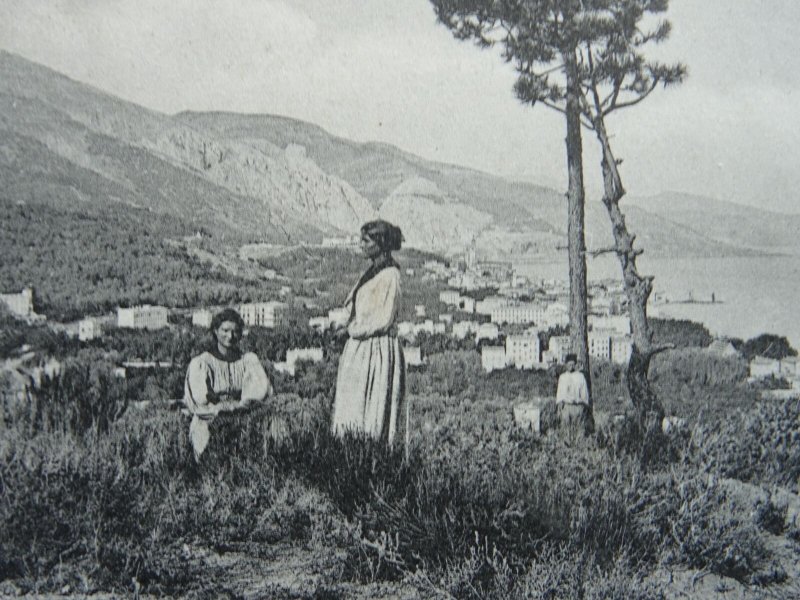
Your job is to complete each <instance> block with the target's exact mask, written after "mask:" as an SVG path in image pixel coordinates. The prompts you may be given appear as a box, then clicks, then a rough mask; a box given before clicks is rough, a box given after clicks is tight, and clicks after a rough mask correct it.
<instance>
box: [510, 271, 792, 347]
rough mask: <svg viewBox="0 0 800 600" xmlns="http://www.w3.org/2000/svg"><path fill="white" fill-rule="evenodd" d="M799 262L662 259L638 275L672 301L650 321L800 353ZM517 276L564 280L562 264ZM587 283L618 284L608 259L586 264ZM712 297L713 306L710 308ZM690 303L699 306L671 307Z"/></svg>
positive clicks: (657, 310) (616, 273)
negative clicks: (767, 337)
mask: <svg viewBox="0 0 800 600" xmlns="http://www.w3.org/2000/svg"><path fill="white" fill-rule="evenodd" d="M799 259H800V257H798V256H796V255H781V256H757V257H730V258H680V259H662V258H648V257H647V256H646V255H644V256H642V257H641V258H640V259H639V261H638V264H639V271H640V273H641V274H643V275H654V276H655V280H654V282H653V289H654V291H656V292H660V293H664V294H666V296H667V297H668V298H669V299H670V300H671V301H672V302H670V303H669V304H663V305H660V306H658V307H656V308H655V310H653V311H652V312H653V314H654V316H661V317H669V318H676V319H690V320H692V321H698V322H700V323H703V324H704V325H705V326H706V327H708V329H709V330H710V331H711V332H712V333H713V334H714V335H717V336H733V337H740V338H745V339H746V338H750V337H754V336H756V335H759V334H761V333H773V334H777V335H783V336H786V337H787V338H788V339H789V341H790V343H791V344H792V346H793V347H795V348H798V349H800V318H798V311H797V307H798V303H799V302H800V260H799ZM515 267H516V268H517V270H518V272H519V273H520V274H523V275H526V276H528V277H530V278H532V279H534V280H536V279H561V280H566V279H567V275H568V267H567V261H566V256H565V257H564V260H563V262H542V263H533V262H531V263H521V264H518V265H515ZM587 273H588V278H589V280H590V281H597V280H602V279H618V280H619V279H621V275H620V266H619V263H618V262H617V260H616V258H615V257H614V256H610V255H609V256H601V257H598V258H594V259H589V262H588V264H587ZM712 294H713V295H714V298H715V299H716V300H717V303H715V304H711V303H709V301H710V300H711V297H712ZM688 299H693V300H694V301H702V303H676V301H682V300H688Z"/></svg>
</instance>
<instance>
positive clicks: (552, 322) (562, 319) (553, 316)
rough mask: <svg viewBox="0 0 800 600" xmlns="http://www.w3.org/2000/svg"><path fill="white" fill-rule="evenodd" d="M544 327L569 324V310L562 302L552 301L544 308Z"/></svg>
mask: <svg viewBox="0 0 800 600" xmlns="http://www.w3.org/2000/svg"><path fill="white" fill-rule="evenodd" d="M541 324H542V325H543V326H544V327H557V326H559V325H561V326H567V325H569V310H568V309H567V307H566V306H565V305H563V304H561V303H560V302H551V303H550V304H548V305H547V307H546V308H545V309H544V317H543V320H542V323H541Z"/></svg>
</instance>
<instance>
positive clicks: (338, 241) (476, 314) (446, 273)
mask: <svg viewBox="0 0 800 600" xmlns="http://www.w3.org/2000/svg"><path fill="white" fill-rule="evenodd" d="M356 246H357V238H354V237H353V236H346V237H341V238H325V239H323V241H322V244H321V247H322V248H326V249H339V250H345V251H351V252H355V251H356ZM271 276H272V277H274V276H275V273H274V272H273V271H271ZM405 276H406V278H408V279H412V278H419V279H420V281H421V282H423V283H427V284H428V285H433V286H435V287H436V288H437V289H440V290H441V291H439V293H438V301H439V302H438V303H437V304H436V305H434V306H430V305H425V304H416V305H414V307H413V315H414V316H413V318H412V319H407V320H403V321H400V322H398V324H397V334H398V336H399V337H401V338H402V339H403V341H404V354H405V359H406V364H407V365H408V366H409V367H412V368H424V366H425V364H426V362H427V357H426V356H424V353H423V351H422V349H421V348H420V346H419V345H418V344H417V339H418V337H419V336H420V335H421V334H427V335H429V336H433V335H440V336H447V337H449V338H451V339H453V340H458V341H461V342H464V341H467V340H474V344H475V348H476V349H477V350H478V351H479V352H480V364H481V367H482V369H483V370H484V371H485V372H486V373H491V372H494V371H499V370H503V369H523V370H530V369H543V370H544V369H548V368H549V367H552V366H553V365H558V364H562V363H563V362H564V358H565V356H566V354H567V353H569V352H570V351H571V350H570V339H569V336H568V335H566V332H567V326H568V323H569V315H568V304H569V287H568V284H567V282H565V281H559V280H544V279H542V280H538V281H531V280H529V279H528V278H526V277H524V276H521V275H519V274H518V273H517V271H516V270H515V268H514V267H513V265H512V263H510V262H504V261H488V260H478V259H477V257H476V252H475V249H474V247H471V248H468V249H467V250H466V252H465V253H464V254H463V255H461V256H458V257H457V258H456V259H454V260H452V261H446V260H443V259H429V260H426V261H425V262H424V263H423V264H422V267H421V268H420V269H415V268H407V269H405ZM290 292H291V288H290V287H289V286H284V287H283V288H282V289H281V295H282V296H286V295H287V294H288V293H290ZM33 296H34V293H33V290H32V289H31V288H30V287H28V288H25V289H23V290H22V291H20V292H17V293H13V292H12V293H4V294H0V301H2V302H3V303H4V304H5V305H6V306H7V308H8V310H9V312H10V313H11V314H12V315H14V316H16V317H17V318H19V319H22V320H24V321H26V322H28V323H31V324H33V323H36V324H42V323H44V322H45V321H46V317H45V316H43V315H39V314H36V312H35V311H34V303H33ZM663 302H664V296H663V294H654V295H653V298H652V300H651V303H652V313H653V314H658V313H657V310H658V307H659V305H660V304H661V303H663ZM306 307H307V308H308V309H309V310H310V311H311V312H319V305H318V304H317V303H314V302H310V303H307V304H306ZM218 308H220V307H199V308H195V309H186V308H168V307H165V306H157V305H147V304H146V305H138V306H132V307H118V308H117V310H116V314H111V315H105V316H87V317H85V318H83V319H81V320H79V321H77V322H74V323H67V324H61V323H49V325H50V326H51V327H52V328H53V329H55V330H57V331H63V332H65V333H66V334H67V335H68V336H70V337H74V338H77V339H78V340H79V341H81V342H90V341H92V340H95V339H97V338H100V337H101V336H102V335H103V332H104V331H105V330H107V329H108V328H113V327H116V328H122V329H135V330H159V329H163V328H167V327H169V326H170V318H171V317H187V318H188V317H189V316H190V321H191V324H192V326H194V327H197V328H208V327H209V325H210V323H211V318H212V315H213V312H214V310H216V309H218ZM236 308H237V309H238V310H239V312H240V314H241V315H242V318H243V319H244V322H245V324H246V326H248V327H262V328H264V329H268V330H269V329H274V328H275V327H277V326H279V325H282V324H285V323H286V322H287V319H288V317H289V315H290V312H291V310H292V307H291V305H290V303H288V302H286V301H282V300H276V299H270V300H265V301H261V302H247V303H241V304H239V305H237V306H236ZM349 316H350V315H349V312H348V311H347V310H346V309H344V308H341V307H334V308H330V309H329V310H328V311H327V312H323V314H315V315H313V316H311V317H309V318H308V326H309V328H310V329H311V330H313V331H316V332H319V333H324V332H326V331H329V330H331V329H336V328H338V327H342V326H344V325H345V324H346V323H347V320H348V319H349ZM588 325H589V332H588V342H589V355H590V357H591V359H592V360H594V361H602V362H611V363H614V364H617V365H626V364H627V362H628V360H629V359H630V356H631V350H632V340H631V325H630V319H629V318H628V316H627V314H626V299H625V296H624V293H623V289H622V283H621V282H620V281H619V280H604V281H591V282H590V283H589V317H588ZM711 349H712V350H713V351H714V352H715V353H718V354H720V355H722V356H729V355H734V354H736V353H737V351H736V350H735V349H734V348H733V346H732V345H731V344H730V343H729V342H727V341H726V340H724V339H719V340H716V341H715V342H714V343H713V344H712V346H711ZM323 357H324V350H323V348H321V347H296V348H290V349H288V350H287V351H286V358H285V360H283V361H276V362H274V363H273V364H272V367H273V368H274V369H275V370H276V371H279V372H282V373H286V374H287V375H289V376H294V375H295V372H296V368H297V365H298V364H299V363H301V362H312V363H314V362H320V361H322V360H323ZM171 366H172V365H171V363H167V362H163V361H162V362H159V361H153V360H151V359H149V358H148V357H134V358H129V359H128V360H125V361H123V362H121V364H119V365H118V366H117V368H116V369H115V374H116V375H117V376H118V377H125V374H126V372H127V369H135V368H167V367H171ZM749 369H750V381H758V380H762V379H766V378H776V379H784V380H786V381H787V382H788V383H789V384H790V387H791V389H793V390H800V369H799V368H798V360H797V359H796V358H795V357H786V358H783V359H780V360H779V359H773V358H767V357H764V356H756V357H755V358H753V359H752V360H751V361H750V365H749Z"/></svg>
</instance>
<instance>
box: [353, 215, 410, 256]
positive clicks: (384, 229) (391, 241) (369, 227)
mask: <svg viewBox="0 0 800 600" xmlns="http://www.w3.org/2000/svg"><path fill="white" fill-rule="evenodd" d="M361 233H362V234H364V235H367V236H369V239H371V240H373V241H374V242H375V243H376V244H378V247H379V248H380V249H381V250H383V251H384V252H394V251H395V250H400V248H401V247H402V245H403V232H402V231H400V228H399V227H398V226H397V225H392V224H391V223H389V222H388V221H384V220H382V219H378V220H377V221H369V222H368V223H364V225H362V226H361Z"/></svg>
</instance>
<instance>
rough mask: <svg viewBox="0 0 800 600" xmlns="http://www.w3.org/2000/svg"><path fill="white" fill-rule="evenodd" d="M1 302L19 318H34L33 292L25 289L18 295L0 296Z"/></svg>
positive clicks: (27, 288)
mask: <svg viewBox="0 0 800 600" xmlns="http://www.w3.org/2000/svg"><path fill="white" fill-rule="evenodd" d="M0 302H3V303H5V305H6V306H8V310H10V311H11V313H12V314H13V315H15V316H17V317H23V318H28V317H31V316H33V315H34V314H35V313H34V312H33V290H32V289H31V288H29V287H26V288H24V289H23V290H22V291H21V292H19V293H17V294H0Z"/></svg>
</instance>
